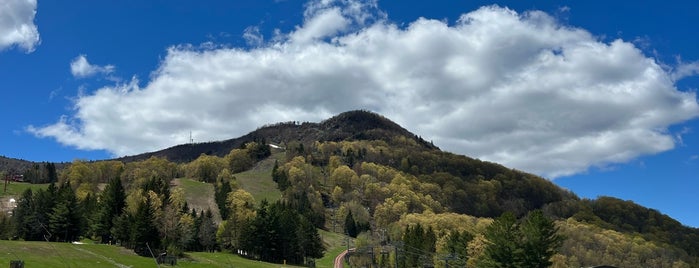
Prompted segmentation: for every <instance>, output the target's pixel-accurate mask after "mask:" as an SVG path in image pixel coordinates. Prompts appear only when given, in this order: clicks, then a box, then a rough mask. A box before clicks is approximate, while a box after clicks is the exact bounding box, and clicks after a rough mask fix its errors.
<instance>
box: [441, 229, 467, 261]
mask: <svg viewBox="0 0 699 268" xmlns="http://www.w3.org/2000/svg"><path fill="white" fill-rule="evenodd" d="M471 240H473V235H472V234H471V233H469V232H466V231H464V232H458V231H452V232H451V233H450V234H449V238H448V239H447V245H446V247H447V251H448V252H449V257H450V258H451V261H450V263H451V264H453V265H454V266H455V267H465V266H466V261H468V258H469V256H468V250H467V248H468V247H467V246H468V243H469V242H471Z"/></svg>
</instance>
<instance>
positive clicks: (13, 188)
mask: <svg viewBox="0 0 699 268" xmlns="http://www.w3.org/2000/svg"><path fill="white" fill-rule="evenodd" d="M1 183H2V184H0V197H5V196H12V197H15V198H16V197H19V196H20V195H22V193H24V191H25V190H27V189H30V188H31V189H32V191H35V190H38V189H46V188H47V187H48V186H49V184H48V183H44V184H31V183H28V182H8V183H7V189H5V181H2V182H1Z"/></svg>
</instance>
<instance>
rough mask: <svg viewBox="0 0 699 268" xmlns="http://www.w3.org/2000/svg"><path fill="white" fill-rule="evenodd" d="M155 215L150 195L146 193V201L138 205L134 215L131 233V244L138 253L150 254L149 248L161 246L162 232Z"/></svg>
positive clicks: (142, 254)
mask: <svg viewBox="0 0 699 268" xmlns="http://www.w3.org/2000/svg"><path fill="white" fill-rule="evenodd" d="M153 215H154V211H153V207H152V205H151V200H150V197H149V196H148V195H146V201H145V202H143V203H140V204H139V205H138V209H137V211H136V214H135V215H133V221H132V223H131V228H130V234H129V239H130V242H131V243H130V244H131V245H132V246H133V250H134V252H136V254H138V255H141V256H150V251H149V250H148V248H149V247H150V249H154V248H158V247H159V246H160V234H159V233H158V229H157V228H156V225H155V219H154V218H153Z"/></svg>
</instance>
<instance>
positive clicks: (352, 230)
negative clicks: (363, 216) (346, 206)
mask: <svg viewBox="0 0 699 268" xmlns="http://www.w3.org/2000/svg"><path fill="white" fill-rule="evenodd" d="M345 232H346V233H347V235H349V236H351V237H357V223H356V222H355V221H354V217H353V216H352V211H350V212H348V213H347V216H346V217H345Z"/></svg>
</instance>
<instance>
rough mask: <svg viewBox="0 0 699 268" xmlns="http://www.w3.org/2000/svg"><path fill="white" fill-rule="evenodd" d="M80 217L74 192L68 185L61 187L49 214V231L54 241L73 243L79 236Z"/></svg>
mask: <svg viewBox="0 0 699 268" xmlns="http://www.w3.org/2000/svg"><path fill="white" fill-rule="evenodd" d="M81 218H82V217H81V215H80V212H79V208H78V202H77V199H76V197H75V192H73V189H72V188H71V187H70V183H65V184H63V185H61V187H60V188H59V189H58V192H57V198H56V205H55V206H54V207H53V208H52V211H51V214H49V230H51V233H52V235H53V236H54V239H55V240H56V241H73V240H76V238H78V237H79V236H80V235H81V232H80V219H81Z"/></svg>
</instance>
